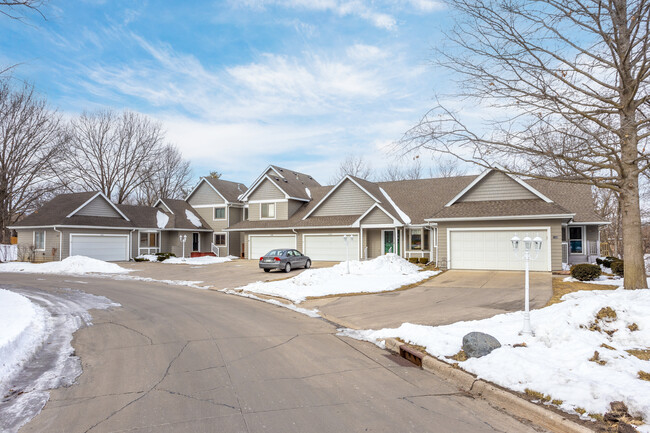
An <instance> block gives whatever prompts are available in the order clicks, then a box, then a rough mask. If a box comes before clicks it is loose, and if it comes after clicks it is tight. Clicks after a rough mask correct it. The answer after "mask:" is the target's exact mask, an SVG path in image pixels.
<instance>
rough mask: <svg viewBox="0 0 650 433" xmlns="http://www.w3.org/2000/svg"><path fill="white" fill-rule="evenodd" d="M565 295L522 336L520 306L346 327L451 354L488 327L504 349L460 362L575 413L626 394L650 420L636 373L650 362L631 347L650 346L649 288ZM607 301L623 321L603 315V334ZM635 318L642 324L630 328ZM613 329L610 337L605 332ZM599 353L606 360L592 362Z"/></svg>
mask: <svg viewBox="0 0 650 433" xmlns="http://www.w3.org/2000/svg"><path fill="white" fill-rule="evenodd" d="M563 299H564V302H562V303H559V304H555V305H551V306H549V307H546V308H543V309H540V310H533V311H531V322H532V326H533V330H534V332H535V336H519V335H518V332H519V331H520V330H521V328H522V324H523V318H522V313H521V312H517V313H508V314H500V315H497V316H494V317H492V318H489V319H485V320H479V321H470V322H458V323H454V324H451V325H446V326H437V327H432V326H423V325H414V324H410V323H404V324H403V325H402V326H400V327H399V328H395V329H382V330H379V331H374V330H366V331H355V330H347V331H344V332H343V334H344V335H348V336H351V337H354V338H357V339H362V340H367V341H375V342H376V341H378V340H380V339H385V338H388V337H399V338H401V339H403V340H405V341H407V342H409V343H413V344H417V345H420V346H424V347H425V348H426V350H427V352H429V353H430V354H432V355H434V356H437V357H439V358H442V359H444V357H446V356H451V355H454V354H456V353H458V351H459V350H460V349H461V345H462V338H463V336H464V335H465V334H467V333H468V332H472V331H481V332H486V333H488V334H490V335H493V336H494V337H496V338H497V339H498V340H499V341H500V342H501V344H502V346H503V347H501V348H499V349H496V350H494V351H493V352H492V353H490V354H489V355H487V356H485V357H482V358H472V359H469V360H467V361H464V362H460V363H459V365H460V367H462V368H463V369H465V370H467V371H470V372H472V373H474V374H476V375H478V376H479V377H480V378H482V379H486V380H488V381H491V382H494V383H496V384H498V385H501V386H504V387H506V388H510V389H512V390H515V391H520V392H523V391H524V390H525V389H526V388H528V389H532V390H534V391H538V392H541V393H544V394H548V395H550V396H551V397H552V398H553V399H559V400H563V404H562V405H561V408H562V409H564V410H566V411H568V412H571V411H574V409H576V408H584V409H585V410H586V411H587V413H600V414H603V413H605V412H606V411H607V410H608V409H609V403H610V402H612V401H615V400H622V401H624V402H625V403H626V404H627V405H628V407H629V408H630V412H631V413H633V414H634V415H641V416H643V418H644V420H645V421H646V422H648V421H650V383H648V382H646V381H642V380H640V379H639V378H638V376H637V374H638V372H639V371H645V372H649V373H650V361H642V360H640V359H638V358H636V357H634V356H632V355H630V354H628V353H627V352H626V350H629V349H648V348H650V315H649V314H648V311H650V290H623V289H618V290H613V291H581V292H576V293H571V294H568V295H565V296H564V297H563ZM603 307H611V308H613V309H614V311H615V312H616V314H617V319H616V320H614V321H611V322H604V321H599V322H598V323H597V324H598V325H599V326H600V328H601V329H602V332H598V331H590V330H589V328H590V326H591V325H592V324H593V323H594V322H595V316H596V314H597V313H598V311H599V310H600V309H601V308H603ZM632 324H636V325H637V326H638V330H636V331H632V330H630V329H629V328H628V326H630V325H632ZM614 330H615V332H613V334H612V336H611V337H610V336H609V335H608V334H607V333H606V332H605V331H610V332H611V331H614ZM518 343H526V347H513V345H514V344H518ZM603 344H606V345H608V346H610V347H612V348H613V349H608V348H605V347H602V345H603ZM595 351H598V352H599V355H600V359H601V360H602V361H605V362H606V364H605V365H600V364H598V363H596V362H592V361H589V359H590V358H592V357H593V356H594V352H595ZM647 431H650V430H647Z"/></svg>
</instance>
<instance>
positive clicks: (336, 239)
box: [303, 234, 359, 262]
mask: <svg viewBox="0 0 650 433" xmlns="http://www.w3.org/2000/svg"><path fill="white" fill-rule="evenodd" d="M352 236H353V238H352V239H351V240H349V241H348V242H349V248H350V260H358V259H359V235H356V234H353V235H352ZM303 240H304V243H303V245H304V246H303V249H304V251H303V253H304V254H305V255H308V256H309V258H311V259H312V260H324V261H334V262H342V261H345V260H347V251H346V245H345V239H344V238H343V234H338V235H304V238H303Z"/></svg>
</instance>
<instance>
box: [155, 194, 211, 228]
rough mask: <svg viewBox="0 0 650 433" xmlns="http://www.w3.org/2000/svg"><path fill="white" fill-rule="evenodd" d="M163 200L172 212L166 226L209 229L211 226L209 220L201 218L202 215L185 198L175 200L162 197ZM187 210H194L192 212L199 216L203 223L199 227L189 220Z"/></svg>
mask: <svg viewBox="0 0 650 433" xmlns="http://www.w3.org/2000/svg"><path fill="white" fill-rule="evenodd" d="M161 201H162V202H163V203H164V204H165V205H166V206H167V207H168V208H169V210H170V211H171V212H172V214H171V215H169V221H168V222H167V226H166V227H165V228H175V229H183V230H195V229H197V230H209V229H210V226H209V225H208V223H207V222H205V220H204V219H203V218H201V215H199V214H198V213H197V212H196V210H194V208H193V207H192V206H190V204H189V203H188V202H186V201H185V200H174V199H170V198H164V199H161ZM187 212H192V214H193V215H194V216H195V217H197V218H198V220H199V221H200V223H201V225H200V226H199V227H196V226H195V225H194V224H192V222H191V221H190V220H189V218H188V217H187Z"/></svg>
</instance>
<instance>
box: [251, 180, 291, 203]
mask: <svg viewBox="0 0 650 433" xmlns="http://www.w3.org/2000/svg"><path fill="white" fill-rule="evenodd" d="M284 198H285V195H284V193H283V192H282V191H280V190H279V189H278V187H277V186H275V185H274V184H273V183H272V182H271V181H270V180H268V179H264V180H263V181H262V183H260V184H259V186H258V187H257V188H255V191H253V193H252V194H251V195H250V196H249V197H248V200H249V201H255V200H281V199H284Z"/></svg>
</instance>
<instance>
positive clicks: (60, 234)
mask: <svg viewBox="0 0 650 433" xmlns="http://www.w3.org/2000/svg"><path fill="white" fill-rule="evenodd" d="M52 230H54V231H55V232H57V233H58V234H59V261H61V257H62V254H63V233H62V232H61V230H57V229H56V226H54V227H52Z"/></svg>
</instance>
